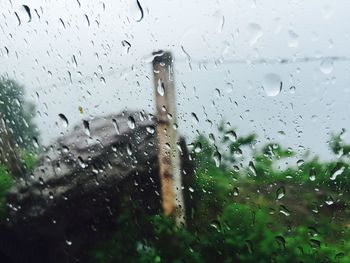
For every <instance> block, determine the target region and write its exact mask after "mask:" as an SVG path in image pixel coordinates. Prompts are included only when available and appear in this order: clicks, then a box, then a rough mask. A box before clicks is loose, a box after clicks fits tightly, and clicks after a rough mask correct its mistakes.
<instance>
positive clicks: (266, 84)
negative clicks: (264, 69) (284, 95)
mask: <svg viewBox="0 0 350 263" xmlns="http://www.w3.org/2000/svg"><path fill="white" fill-rule="evenodd" d="M262 84H263V88H264V91H265V93H266V95H267V96H270V97H274V96H277V95H278V94H280V92H281V90H282V81H281V79H280V77H279V76H278V75H277V74H274V73H269V74H266V75H265V76H264V78H263V81H262Z"/></svg>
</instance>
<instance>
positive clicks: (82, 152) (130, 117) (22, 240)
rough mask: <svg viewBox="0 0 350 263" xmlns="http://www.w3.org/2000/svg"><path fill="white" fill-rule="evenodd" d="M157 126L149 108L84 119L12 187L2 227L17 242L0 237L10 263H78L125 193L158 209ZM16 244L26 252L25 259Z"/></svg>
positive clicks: (150, 210) (187, 172) (187, 177)
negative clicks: (5, 219)
mask: <svg viewBox="0 0 350 263" xmlns="http://www.w3.org/2000/svg"><path fill="white" fill-rule="evenodd" d="M155 125H156V119H155V117H154V116H152V115H146V114H145V113H139V112H123V113H121V114H119V115H110V116H107V117H103V118H95V119H92V120H91V121H89V122H87V121H84V122H83V123H82V124H81V125H78V126H76V127H75V128H74V130H73V131H72V132H71V133H69V134H67V135H65V136H63V137H60V138H59V139H58V140H57V141H56V142H55V143H54V144H53V145H52V146H50V147H48V148H47V149H46V152H45V153H44V154H43V155H42V157H41V158H40V160H39V166H38V167H37V168H36V169H35V171H34V172H33V174H32V175H31V176H30V177H29V178H27V179H26V180H23V181H21V182H19V183H18V184H17V185H16V187H15V188H14V189H12V191H11V192H10V193H9V195H8V197H7V203H8V207H9V211H8V218H7V223H6V225H5V226H2V227H1V228H0V233H1V232H2V234H3V235H2V236H7V237H9V238H8V239H7V240H10V239H11V240H12V243H13V242H15V243H16V246H15V247H16V249H14V250H15V251H12V250H13V249H12V250H11V248H9V244H8V243H11V242H7V241H0V250H2V251H3V253H4V254H8V256H9V257H10V258H13V259H14V261H13V262H76V260H78V259H79V258H81V257H82V255H83V254H84V252H85V251H86V249H88V248H89V247H90V246H91V245H92V244H93V243H94V242H96V240H98V239H101V238H106V237H108V236H109V234H110V233H111V232H113V231H115V221H116V218H117V216H118V211H120V207H121V205H122V202H123V200H124V198H126V197H127V198H132V200H135V201H140V202H141V203H142V204H143V205H142V207H143V210H142V214H143V215H152V214H156V213H157V212H159V209H160V197H159V194H158V193H159V192H160V190H159V188H160V187H159V178H158V157H157V140H156V133H155ZM180 145H181V156H182V167H183V183H184V186H185V191H184V193H185V195H186V197H185V199H186V200H188V201H189V200H190V197H189V194H190V192H189V191H186V189H188V188H189V187H190V185H191V182H192V173H191V170H192V169H191V162H190V161H189V158H188V152H187V148H186V144H185V142H184V140H183V139H181V142H180ZM3 240H4V239H3ZM16 250H22V252H21V254H22V255H26V256H25V258H24V261H23V259H21V258H18V257H19V255H18V253H17V252H16ZM16 257H17V258H16Z"/></svg>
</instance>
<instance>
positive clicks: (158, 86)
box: [157, 80, 165, 96]
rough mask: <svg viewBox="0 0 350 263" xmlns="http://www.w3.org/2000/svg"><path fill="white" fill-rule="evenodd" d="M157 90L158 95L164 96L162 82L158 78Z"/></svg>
mask: <svg viewBox="0 0 350 263" xmlns="http://www.w3.org/2000/svg"><path fill="white" fill-rule="evenodd" d="M157 92H158V94H159V95H160V96H164V94H165V88H164V83H163V82H161V81H160V80H159V81H158V85H157Z"/></svg>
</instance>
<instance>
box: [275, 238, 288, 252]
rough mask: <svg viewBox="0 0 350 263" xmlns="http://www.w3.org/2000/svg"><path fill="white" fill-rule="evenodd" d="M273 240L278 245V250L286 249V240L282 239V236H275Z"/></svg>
mask: <svg viewBox="0 0 350 263" xmlns="http://www.w3.org/2000/svg"><path fill="white" fill-rule="evenodd" d="M275 240H276V242H277V244H278V245H279V247H280V249H283V250H284V249H285V248H286V240H285V239H284V237H283V236H276V237H275Z"/></svg>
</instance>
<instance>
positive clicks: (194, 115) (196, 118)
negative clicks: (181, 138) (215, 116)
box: [191, 112, 199, 124]
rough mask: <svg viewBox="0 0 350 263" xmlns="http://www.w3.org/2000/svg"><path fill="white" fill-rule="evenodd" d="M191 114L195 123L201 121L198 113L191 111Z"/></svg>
mask: <svg viewBox="0 0 350 263" xmlns="http://www.w3.org/2000/svg"><path fill="white" fill-rule="evenodd" d="M191 116H192V120H193V122H194V123H195V124H198V123H199V119H198V117H197V115H196V114H195V113H194V112H192V113H191Z"/></svg>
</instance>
